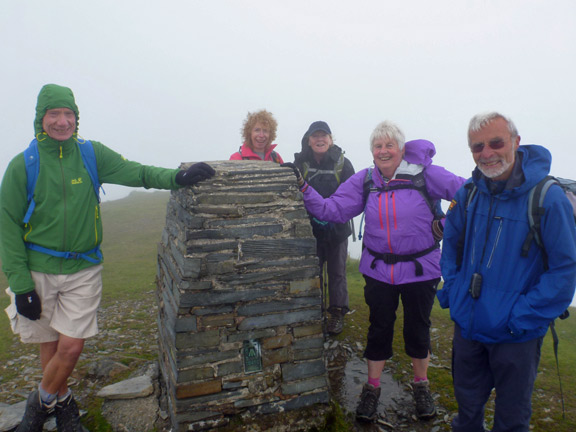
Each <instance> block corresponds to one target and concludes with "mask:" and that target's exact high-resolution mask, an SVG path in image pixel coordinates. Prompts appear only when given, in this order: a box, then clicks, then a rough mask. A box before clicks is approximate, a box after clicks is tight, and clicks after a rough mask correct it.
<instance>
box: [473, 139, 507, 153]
mask: <svg viewBox="0 0 576 432" xmlns="http://www.w3.org/2000/svg"><path fill="white" fill-rule="evenodd" d="M505 145H506V142H504V140H503V139H501V138H496V139H493V140H492V141H490V142H488V147H490V148H491V149H492V150H500V149H501V148H502V147H504V146H505ZM484 146H485V144H484V143H475V144H472V145H471V146H470V151H471V152H472V153H480V152H482V150H484Z"/></svg>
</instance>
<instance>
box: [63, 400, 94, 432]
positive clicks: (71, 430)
mask: <svg viewBox="0 0 576 432" xmlns="http://www.w3.org/2000/svg"><path fill="white" fill-rule="evenodd" d="M55 413H56V426H57V427H58V432H88V430H87V429H85V428H84V426H82V424H81V423H80V412H79V411H78V405H76V400H74V396H73V395H72V393H70V395H69V396H68V397H67V398H66V399H64V400H63V401H62V402H58V403H57V404H56V410H55Z"/></svg>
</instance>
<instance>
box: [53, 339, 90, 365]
mask: <svg viewBox="0 0 576 432" xmlns="http://www.w3.org/2000/svg"><path fill="white" fill-rule="evenodd" d="M83 349H84V339H73V338H66V339H64V340H62V339H61V340H60V342H59V343H58V354H60V356H61V357H63V358H66V359H71V360H76V359H78V357H80V354H82V350H83Z"/></svg>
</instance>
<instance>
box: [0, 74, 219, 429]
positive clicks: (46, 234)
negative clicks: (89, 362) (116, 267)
mask: <svg viewBox="0 0 576 432" xmlns="http://www.w3.org/2000/svg"><path fill="white" fill-rule="evenodd" d="M78 124H79V110H78V107H77V105H76V102H75V100H74V94H73V93H72V90H70V89H69V88H67V87H62V86H59V85H55V84H47V85H45V86H44V87H42V89H41V90H40V93H39V94H38V103H37V105H36V119H35V121H34V128H35V131H34V136H35V139H34V140H33V141H32V143H33V145H35V146H37V150H38V160H39V162H38V167H39V172H38V181H37V183H36V187H35V189H34V190H33V201H30V202H35V206H34V207H33V206H30V207H29V200H28V199H27V183H28V180H29V179H28V173H27V169H26V166H27V164H28V161H26V160H25V157H24V154H23V153H20V154H18V155H16V156H15V157H14V158H13V159H12V161H11V162H10V164H9V165H8V168H7V169H6V172H5V173H4V177H3V179H2V187H0V258H1V259H2V270H3V271H4V273H5V274H6V277H7V279H8V282H9V284H10V288H9V289H8V290H7V292H8V294H9V295H10V297H11V299H12V303H11V305H10V306H9V307H8V308H7V312H8V315H9V317H10V322H11V326H12V329H13V330H14V332H15V333H17V334H18V335H19V336H20V338H21V339H22V342H24V343H37V344H39V346H40V362H41V364H42V379H41V381H40V384H39V386H38V389H37V390H34V391H33V392H31V393H30V395H29V397H28V402H27V404H26V411H25V413H24V418H23V420H22V422H21V423H20V425H19V426H18V429H17V431H18V432H41V431H42V429H43V424H44V422H45V421H46V419H47V417H48V416H49V415H50V414H52V413H54V414H55V416H56V425H57V427H58V430H59V431H66V432H81V431H85V429H84V427H83V426H82V425H81V423H80V416H79V413H78V406H77V404H76V402H75V400H74V396H73V395H72V392H71V390H70V389H69V388H68V378H69V377H70V375H71V374H72V372H73V371H74V368H75V366H76V363H77V361H78V359H79V357H80V355H81V354H82V350H83V348H84V341H85V339H87V338H88V337H91V336H94V335H96V334H97V333H98V324H97V312H98V306H99V304H100V298H101V296H102V276H101V274H102V254H101V252H100V244H101V242H102V220H101V216H100V215H101V213H100V204H99V199H98V196H97V194H96V193H95V191H94V188H93V185H92V181H91V178H90V174H89V172H90V171H89V170H88V169H87V167H86V165H85V164H84V163H83V156H82V154H83V153H82V151H83V150H81V147H80V146H92V147H93V150H94V159H95V165H96V168H97V173H98V179H99V182H100V183H111V184H120V185H124V186H133V187H140V186H143V187H146V188H155V189H179V188H181V187H183V186H190V185H193V184H196V183H198V182H200V181H202V180H206V179H208V178H210V177H212V176H213V175H214V174H215V171H214V169H213V168H212V167H210V166H209V165H208V164H205V163H203V162H200V163H197V164H193V165H192V166H190V167H189V168H187V169H185V170H181V169H177V168H176V169H170V168H159V167H153V166H147V165H141V164H139V163H137V162H134V161H129V160H127V159H126V158H124V157H122V156H121V155H120V154H118V153H116V152H115V151H113V150H111V149H110V148H108V147H106V146H104V145H103V144H101V143H99V142H96V141H92V142H90V141H86V140H84V139H82V138H81V137H80V136H79V135H78ZM31 157H32V158H34V157H35V156H34V155H32V156H31ZM32 160H33V159H32ZM31 177H32V176H31ZM28 208H30V209H31V210H33V211H32V213H31V215H30V214H29V212H28V211H27V209H28ZM25 220H26V221H27V222H25Z"/></svg>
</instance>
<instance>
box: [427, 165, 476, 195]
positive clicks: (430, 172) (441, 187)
mask: <svg viewBox="0 0 576 432" xmlns="http://www.w3.org/2000/svg"><path fill="white" fill-rule="evenodd" d="M424 176H425V177H426V188H427V189H428V193H429V194H430V198H432V199H444V200H447V201H452V198H454V195H456V192H457V191H458V189H460V187H461V186H462V185H463V184H464V182H466V179H465V178H464V177H460V176H457V175H456V174H453V173H451V172H450V171H448V170H447V169H445V168H442V167H440V166H438V165H430V166H429V167H428V168H426V171H424Z"/></svg>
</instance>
